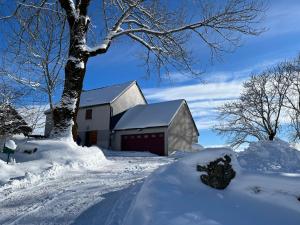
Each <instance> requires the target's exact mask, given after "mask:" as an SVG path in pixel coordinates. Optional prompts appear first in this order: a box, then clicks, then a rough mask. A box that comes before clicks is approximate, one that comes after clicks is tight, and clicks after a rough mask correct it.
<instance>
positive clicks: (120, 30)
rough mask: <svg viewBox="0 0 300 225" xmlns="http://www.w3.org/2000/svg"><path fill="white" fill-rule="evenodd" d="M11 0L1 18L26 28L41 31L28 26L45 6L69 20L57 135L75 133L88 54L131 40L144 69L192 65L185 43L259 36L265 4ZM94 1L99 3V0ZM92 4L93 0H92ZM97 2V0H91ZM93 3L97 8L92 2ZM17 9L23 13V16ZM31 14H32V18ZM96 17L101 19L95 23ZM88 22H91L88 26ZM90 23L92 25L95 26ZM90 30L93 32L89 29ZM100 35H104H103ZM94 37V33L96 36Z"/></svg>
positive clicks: (216, 43) (224, 43)
mask: <svg viewBox="0 0 300 225" xmlns="http://www.w3.org/2000/svg"><path fill="white" fill-rule="evenodd" d="M58 1H59V3H60V6H61V9H59V10H56V9H55V8H53V5H55V3H56V2H57V1H54V0H53V1H46V0H39V1H30V0H22V1H15V2H14V3H13V4H9V6H10V8H11V9H13V10H12V11H11V13H10V14H7V13H6V14H5V15H3V16H2V18H3V19H10V18H11V17H16V16H17V17H18V16H20V17H21V20H20V21H21V22H22V23H21V24H20V25H22V26H25V28H26V29H28V30H29V31H30V32H29V34H30V35H31V34H34V33H32V32H31V30H32V29H33V31H34V32H40V31H39V28H40V27H41V26H39V25H38V24H39V23H34V24H36V25H34V26H31V23H28V21H27V19H28V18H36V20H38V18H40V17H43V16H44V13H45V11H50V12H55V13H63V14H64V15H66V17H67V22H68V25H69V26H68V28H69V30H68V34H69V35H68V36H69V41H68V43H69V46H68V59H67V62H66V65H65V82H64V88H63V93H62V98H61V102H60V105H59V106H57V107H55V109H54V111H53V121H54V129H53V131H52V135H53V136H56V137H71V136H72V134H73V137H76V133H77V129H76V116H77V112H78V107H79V101H80V94H81V91H82V85H83V80H84V76H85V72H86V65H87V62H88V60H89V59H90V58H91V57H94V56H97V55H101V54H105V53H106V52H107V51H108V49H109V48H110V46H111V45H112V44H116V40H119V39H120V38H124V39H125V40H126V41H127V43H129V42H128V41H130V40H131V41H133V42H135V43H138V44H139V45H141V46H142V47H143V49H144V50H145V57H144V60H145V65H146V66H147V71H150V70H152V69H155V70H156V71H157V73H158V74H160V72H161V71H162V69H163V70H164V71H167V72H168V71H169V70H170V69H177V70H180V71H189V72H191V73H195V71H194V70H193V67H192V66H193V55H192V51H193V47H189V44H188V42H189V41H191V40H193V39H194V40H198V41H200V43H204V44H205V45H206V46H207V47H208V48H209V49H210V50H211V52H212V53H213V54H218V53H220V52H222V51H224V50H226V49H228V47H229V49H230V47H235V46H237V45H238V44H239V40H240V37H241V35H258V34H260V33H261V31H262V30H261V29H256V24H257V23H258V22H259V21H260V19H261V13H262V11H263V10H264V7H263V5H262V4H261V3H260V2H259V1H256V0H252V1H248V0H227V1H214V2H212V1H200V0H198V1H190V2H188V3H187V1H181V2H173V1H164V0H151V1H150V0H148V1H147V0H102V1H99V2H100V10H101V11H100V10H99V11H97V13H96V14H95V15H94V16H95V17H94V18H96V19H97V20H94V21H93V23H91V22H92V21H91V16H89V15H92V14H93V11H91V12H89V9H90V8H91V7H90V5H91V3H92V2H93V1H90V0H76V1H74V0H58ZM99 2H98V3H99ZM93 3H95V2H93ZM95 4H96V3H95ZM92 8H96V9H97V7H96V5H95V7H92ZM20 12H22V13H23V12H26V13H24V15H23V14H22V13H20ZM32 15H34V17H32ZM97 21H100V24H97ZM91 24H92V26H91ZM29 25H30V26H29ZM93 28H94V29H93ZM92 30H94V32H93V31H92ZM91 34H100V35H99V36H98V37H100V38H96V39H98V40H99V41H98V43H97V44H95V45H93V46H91V42H90V40H91V39H90V37H91ZM101 34H102V35H101ZM96 37H97V35H96Z"/></svg>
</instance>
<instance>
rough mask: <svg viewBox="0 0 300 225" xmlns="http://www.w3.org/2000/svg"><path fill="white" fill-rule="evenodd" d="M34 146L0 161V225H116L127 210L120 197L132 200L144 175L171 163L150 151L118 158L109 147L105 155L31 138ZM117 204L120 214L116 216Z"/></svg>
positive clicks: (118, 155)
mask: <svg viewBox="0 0 300 225" xmlns="http://www.w3.org/2000/svg"><path fill="white" fill-rule="evenodd" d="M34 144H35V145H36V146H38V150H37V152H36V153H33V154H29V155H27V154H24V153H21V152H19V153H16V155H15V156H14V157H15V158H16V161H17V163H16V164H9V165H7V164H6V163H5V162H4V161H2V160H0V171H1V172H0V182H2V185H1V184H0V224H1V225H2V224H3V225H4V224H71V223H74V224H115V222H114V221H115V220H118V218H119V217H122V215H123V214H122V212H123V211H124V212H126V210H124V209H122V208H125V209H127V205H122V204H120V203H119V202H120V201H121V199H122V202H124V203H125V202H126V201H131V200H132V199H133V197H132V195H133V194H134V193H135V192H136V191H137V190H138V188H139V187H140V185H141V183H142V181H143V179H144V178H145V177H147V176H148V175H149V174H150V173H151V172H152V171H153V170H155V169H156V168H158V167H160V166H162V165H165V164H167V163H170V162H172V161H173V159H169V158H164V157H157V156H154V155H152V154H149V153H133V154H132V155H133V156H130V155H131V153H126V154H125V155H124V154H123V156H120V153H118V152H116V153H114V152H109V151H106V153H107V155H109V156H108V157H107V158H105V157H104V155H103V154H102V152H101V150H100V149H98V148H96V147H92V148H82V147H78V146H76V145H73V144H70V143H68V142H58V141H47V140H43V141H31V143H30V145H31V146H33V145H34ZM72 155H73V158H72V160H71V158H70V157H72ZM124 156H127V157H124ZM18 162H20V163H18ZM130 193H132V194H130ZM126 199H128V200H126ZM118 201H119V202H118ZM117 203H118V210H120V213H118V214H117V215H115V214H114V212H115V211H116V210H117V209H116V210H112V209H114V205H116V204H117ZM123 216H124V215H123ZM109 221H110V222H109Z"/></svg>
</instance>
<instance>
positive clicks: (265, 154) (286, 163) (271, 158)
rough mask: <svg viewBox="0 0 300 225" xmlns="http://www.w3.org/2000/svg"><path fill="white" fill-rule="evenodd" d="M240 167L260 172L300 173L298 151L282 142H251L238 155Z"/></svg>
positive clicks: (299, 153)
mask: <svg viewBox="0 0 300 225" xmlns="http://www.w3.org/2000/svg"><path fill="white" fill-rule="evenodd" d="M238 161H239V163H240V165H241V167H243V168H245V169H247V170H250V171H260V172H286V173H295V172H300V151H298V150H297V149H295V148H293V147H291V146H290V144H289V143H287V142H284V141H282V140H274V141H259V142H253V143H251V144H250V145H249V147H248V148H246V149H245V150H244V151H243V152H240V153H239V155H238Z"/></svg>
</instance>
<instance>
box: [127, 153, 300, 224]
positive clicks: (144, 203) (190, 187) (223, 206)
mask: <svg viewBox="0 0 300 225" xmlns="http://www.w3.org/2000/svg"><path fill="white" fill-rule="evenodd" d="M225 154H228V155H230V156H231V158H232V163H231V164H232V165H233V168H234V170H235V171H236V172H237V174H236V177H235V178H234V179H233V180H232V182H231V183H230V185H229V186H228V187H227V188H226V189H225V190H216V189H212V188H210V187H208V186H206V185H204V184H203V183H202V182H201V181H200V174H201V173H199V172H197V171H196V165H197V164H201V165H205V164H207V163H208V162H210V161H212V160H214V159H216V158H219V157H221V156H224V155H225ZM298 196H300V175H296V174H294V177H289V176H287V175H286V176H284V175H282V174H281V175H280V174H277V175H276V176H275V175H274V174H273V175H267V174H264V175H261V174H258V173H250V172H247V171H245V170H243V169H241V168H240V166H239V164H238V161H237V159H236V157H235V153H234V152H233V151H231V150H230V149H225V148H224V149H220V148H219V149H205V150H203V151H201V152H199V153H195V154H192V155H188V156H187V157H184V158H182V159H180V160H178V161H177V162H175V163H173V164H170V165H168V166H166V167H163V168H160V169H159V170H157V171H156V172H154V173H153V174H152V175H150V176H149V177H148V178H147V180H146V181H145V183H144V184H143V185H142V187H141V190H140V192H139V193H138V194H137V196H136V198H135V200H134V201H133V203H132V204H131V207H130V208H129V211H128V213H127V216H126V217H125V218H124V222H123V223H122V224H125V225H132V224H143V225H150V224H151V225H161V224H164V225H168V224H170V225H185V224H188V225H210V224H211V225H241V224H243V225H253V224H255V225H266V224H272V225H282V224H286V225H296V224H299V221H300V202H299V201H298V200H297V197H298Z"/></svg>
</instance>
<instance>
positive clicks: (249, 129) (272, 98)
mask: <svg viewBox="0 0 300 225" xmlns="http://www.w3.org/2000/svg"><path fill="white" fill-rule="evenodd" d="M284 71H285V65H283V64H280V65H278V66H275V67H274V68H272V69H270V70H267V71H265V72H263V73H261V74H259V75H256V76H252V77H251V78H250V80H249V81H246V82H245V83H244V85H243V92H242V94H241V96H240V98H239V99H238V100H236V101H233V102H229V103H226V104H224V106H222V107H220V108H219V109H218V111H219V118H218V119H219V120H220V121H221V122H220V124H219V125H217V126H216V127H215V130H216V131H217V132H218V133H219V134H221V135H225V136H228V137H229V143H230V144H231V145H232V146H239V145H241V144H243V143H247V142H251V141H253V140H254V139H257V140H274V138H275V136H276V135H277V133H278V131H279V129H280V124H281V115H282V111H283V108H284V101H285V98H286V94H287V91H288V89H289V86H290V83H289V80H288V79H287V77H286V76H285V72H284Z"/></svg>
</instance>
